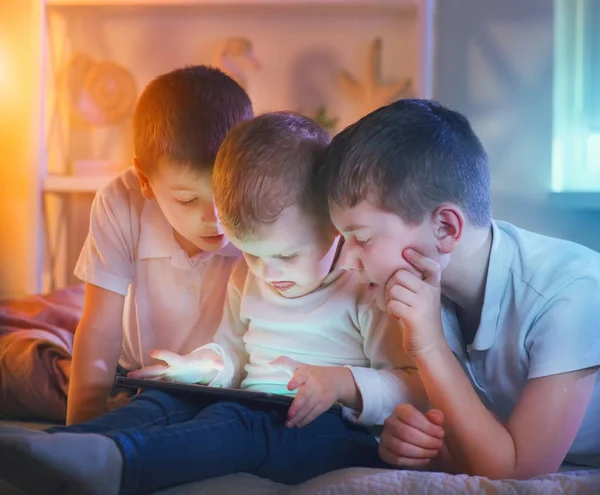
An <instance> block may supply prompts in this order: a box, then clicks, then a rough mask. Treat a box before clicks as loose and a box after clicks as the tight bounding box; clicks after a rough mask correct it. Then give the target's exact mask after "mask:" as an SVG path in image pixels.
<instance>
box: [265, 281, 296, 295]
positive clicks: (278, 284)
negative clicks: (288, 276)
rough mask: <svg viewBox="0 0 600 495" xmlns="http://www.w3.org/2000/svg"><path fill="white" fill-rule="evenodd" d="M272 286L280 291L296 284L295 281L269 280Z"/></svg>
mask: <svg viewBox="0 0 600 495" xmlns="http://www.w3.org/2000/svg"><path fill="white" fill-rule="evenodd" d="M269 283H270V284H271V286H272V287H273V288H274V289H276V290H277V291H279V292H285V291H286V290H289V289H291V288H292V287H294V285H296V284H295V283H294V282H287V281H285V282H269Z"/></svg>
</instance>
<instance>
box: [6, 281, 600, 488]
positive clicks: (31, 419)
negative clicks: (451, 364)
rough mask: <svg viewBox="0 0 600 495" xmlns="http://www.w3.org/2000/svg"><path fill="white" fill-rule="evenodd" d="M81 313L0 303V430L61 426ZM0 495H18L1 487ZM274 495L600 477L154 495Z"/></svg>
mask: <svg viewBox="0 0 600 495" xmlns="http://www.w3.org/2000/svg"><path fill="white" fill-rule="evenodd" d="M82 307H83V286H75V287H70V288H67V289H62V290H59V291H55V292H53V293H52V294H47V295H38V296H30V297H27V298H22V299H13V300H0V425H3V424H18V425H21V426H24V427H28V428H36V429H41V428H44V427H47V426H49V425H51V424H60V423H61V422H63V421H64V417H65V412H66V394H67V387H68V382H69V376H70V356H71V352H72V345H73V334H74V332H75V328H76V326H77V323H78V321H79V318H80V317H81V310H82ZM0 493H3V494H4V493H7V494H9V493H14V494H15V495H16V494H19V492H18V491H11V490H10V489H9V487H7V486H6V485H2V482H1V481H0ZM280 493H281V494H292V495H308V494H311V495H312V494H328V495H337V494H340V495H342V494H343V495H352V494H369V495H370V494H373V495H374V494H378V495H379V494H382V493H385V494H410V495H419V494H423V495H436V494H448V493H453V494H485V495H496V494H497V495H506V494H515V495H516V494H527V495H542V494H543V495H548V494H557V495H558V494H567V495H568V494H572V495H587V494H590V495H600V470H585V469H579V470H570V471H567V470H565V471H563V472H561V473H557V474H553V475H547V476H542V477H539V478H535V479H532V480H528V481H514V480H503V481H490V480H488V479H486V478H481V477H470V476H464V475H460V476H452V475H448V474H443V473H424V472H417V471H401V470H378V469H358V468H353V469H344V470H340V471H335V472H332V473H328V474H326V475H323V476H319V477H318V478H315V479H313V480H310V481H308V482H306V483H304V484H302V485H298V486H296V487H287V486H284V485H280V484H278V483H274V482H271V481H269V480H265V479H262V478H258V477H256V476H252V475H248V474H242V473H240V474H235V475H229V476H225V477H222V478H217V479H214V480H209V481H204V482H201V483H192V484H189V485H183V486H179V487H174V488H171V489H168V490H163V491H161V492H159V495H228V494H236V495H237V494H244V495H254V494H256V495H258V494H261V495H263V494H264V495H271V494H280Z"/></svg>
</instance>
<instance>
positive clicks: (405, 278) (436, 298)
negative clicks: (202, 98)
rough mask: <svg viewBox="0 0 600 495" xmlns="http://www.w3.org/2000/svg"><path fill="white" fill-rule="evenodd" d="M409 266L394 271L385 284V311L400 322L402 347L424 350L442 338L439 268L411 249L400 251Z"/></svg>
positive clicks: (412, 351)
mask: <svg viewBox="0 0 600 495" xmlns="http://www.w3.org/2000/svg"><path fill="white" fill-rule="evenodd" d="M402 254H403V257H404V259H405V260H406V261H407V262H408V264H409V265H410V267H408V268H401V269H399V270H398V271H396V272H395V273H394V274H393V275H392V276H391V277H390V279H389V280H388V282H387V284H386V301H387V312H388V313H389V314H390V315H391V316H393V317H395V318H397V319H398V320H399V321H400V322H401V324H402V332H403V335H402V338H403V345H404V350H405V351H406V352H407V353H409V354H410V355H413V356H415V355H420V354H425V353H427V352H429V351H431V350H433V349H435V348H437V347H438V346H439V345H441V344H445V342H446V339H445V337H444V332H443V329H442V319H441V289H440V279H441V269H440V266H439V264H438V263H437V262H435V261H433V260H431V259H429V258H426V257H425V256H423V255H421V254H420V253H418V252H416V251H415V250H413V249H410V248H409V249H405V250H404V252H403V253H402Z"/></svg>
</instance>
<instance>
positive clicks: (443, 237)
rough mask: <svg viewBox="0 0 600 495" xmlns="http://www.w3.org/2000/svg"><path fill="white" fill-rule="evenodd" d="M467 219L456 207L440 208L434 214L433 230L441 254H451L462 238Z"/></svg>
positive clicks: (448, 205) (449, 205)
mask: <svg viewBox="0 0 600 495" xmlns="http://www.w3.org/2000/svg"><path fill="white" fill-rule="evenodd" d="M464 225H465V218H464V216H463V214H462V212H461V211H460V210H459V209H458V208H457V207H456V206H454V205H451V204H446V205H442V206H439V207H438V208H436V210H435V211H434V212H433V229H434V236H435V238H436V241H437V249H438V251H439V252H440V254H450V253H452V251H454V248H455V247H456V245H457V244H458V241H459V240H460V238H461V237H462V232H463V228H464Z"/></svg>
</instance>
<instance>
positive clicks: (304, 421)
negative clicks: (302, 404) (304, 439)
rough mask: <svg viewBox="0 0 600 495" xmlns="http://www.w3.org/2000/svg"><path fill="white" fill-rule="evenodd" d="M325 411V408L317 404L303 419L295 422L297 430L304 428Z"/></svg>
mask: <svg viewBox="0 0 600 495" xmlns="http://www.w3.org/2000/svg"><path fill="white" fill-rule="evenodd" d="M325 411H326V408H325V407H324V406H323V404H322V403H320V402H317V403H316V404H315V405H314V407H313V408H312V409H311V410H310V411H308V412H307V413H306V414H304V417H303V418H302V419H299V420H298V421H297V422H296V426H298V428H304V427H305V426H306V425H308V424H310V423H312V422H313V421H314V420H315V419H317V418H318V417H319V416H320V415H321V414H323V413H324V412H325Z"/></svg>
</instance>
